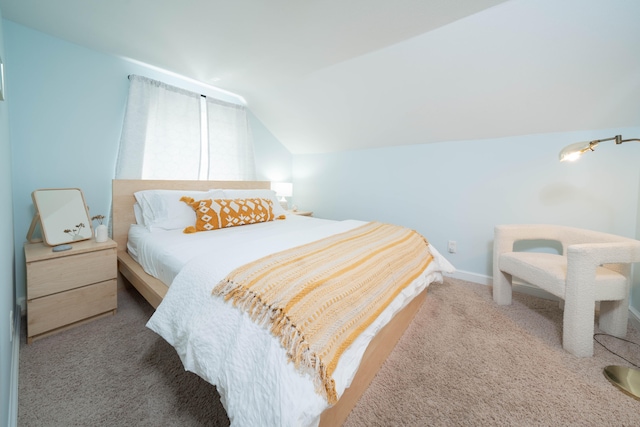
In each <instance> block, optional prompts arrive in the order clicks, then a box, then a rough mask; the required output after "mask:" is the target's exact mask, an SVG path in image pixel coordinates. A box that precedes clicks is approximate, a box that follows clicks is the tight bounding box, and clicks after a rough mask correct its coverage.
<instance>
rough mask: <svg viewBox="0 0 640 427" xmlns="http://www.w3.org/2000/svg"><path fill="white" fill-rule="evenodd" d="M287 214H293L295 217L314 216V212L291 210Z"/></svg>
mask: <svg viewBox="0 0 640 427" xmlns="http://www.w3.org/2000/svg"><path fill="white" fill-rule="evenodd" d="M287 213H289V214H293V215H300V216H313V212H312V211H292V210H289V211H287Z"/></svg>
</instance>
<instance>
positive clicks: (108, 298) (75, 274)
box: [24, 239, 118, 344]
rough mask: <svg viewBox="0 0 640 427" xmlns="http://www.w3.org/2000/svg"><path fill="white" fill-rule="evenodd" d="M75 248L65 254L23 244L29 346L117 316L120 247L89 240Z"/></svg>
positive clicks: (73, 244)
mask: <svg viewBox="0 0 640 427" xmlns="http://www.w3.org/2000/svg"><path fill="white" fill-rule="evenodd" d="M70 245H71V246H72V248H71V249H69V250H67V251H61V252H53V251H52V248H51V246H47V245H45V244H43V243H26V244H25V245H24V255H25V260H26V264H27V343H29V344H31V342H33V340H34V339H37V338H42V337H45V336H47V335H51V334H53V333H56V332H60V331H62V330H64V329H67V328H69V327H72V326H77V325H79V324H82V323H85V322H87V321H89V320H94V319H97V318H99V317H103V316H106V315H110V314H115V312H116V308H117V305H118V297H117V281H116V278H117V274H118V271H117V268H118V267H117V262H118V261H117V255H116V247H117V244H116V242H114V241H113V240H107V241H106V242H103V243H96V242H95V240H93V239H90V240H83V241H81V242H75V243H70Z"/></svg>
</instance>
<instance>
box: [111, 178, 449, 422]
mask: <svg viewBox="0 0 640 427" xmlns="http://www.w3.org/2000/svg"><path fill="white" fill-rule="evenodd" d="M150 189H163V190H180V191H182V192H185V193H186V192H189V191H210V190H212V189H227V190H238V191H240V193H238V194H243V193H241V191H243V190H256V191H260V190H262V191H269V189H270V183H269V182H263V181H252V182H250V181H156V180H114V181H113V193H112V194H113V238H114V240H115V241H116V242H117V243H118V270H119V272H120V274H121V275H122V277H124V278H125V279H126V280H127V281H128V282H130V283H131V285H133V286H134V287H135V288H136V289H137V290H138V292H139V293H140V294H141V295H142V296H143V297H144V298H145V299H146V300H147V301H148V302H149V303H150V304H151V305H152V306H153V307H154V308H156V314H154V316H153V317H152V319H151V320H150V322H149V324H148V326H149V327H150V328H151V329H152V330H154V331H156V332H158V333H159V334H160V335H161V336H163V338H165V339H166V340H167V341H168V342H169V343H170V344H172V345H173V346H174V347H175V348H176V350H177V351H178V353H179V354H180V357H181V359H182V361H183V364H184V365H185V369H187V370H190V371H193V372H195V373H196V374H198V375H199V376H201V377H203V378H204V379H205V380H207V381H209V382H211V383H212V384H215V385H216V386H217V387H218V391H219V392H220V395H221V400H222V403H223V405H224V406H225V409H226V410H227V413H228V414H229V418H230V419H231V421H232V424H238V425H244V424H248V423H252V422H255V421H256V420H259V421H260V422H261V423H267V424H278V425H299V424H301V423H302V424H305V425H318V424H319V425H322V426H334V425H341V424H342V423H343V422H344V420H345V419H346V418H347V416H348V415H349V412H350V411H351V409H352V408H353V407H354V406H355V404H356V403H357V401H358V399H359V398H360V396H361V395H362V393H364V391H365V390H366V388H367V387H368V385H369V383H370V382H371V381H372V379H373V377H374V376H375V374H376V372H377V371H378V369H379V368H380V366H381V365H382V364H383V362H384V360H385V359H386V358H387V356H388V355H389V353H391V351H392V349H393V347H394V346H395V344H396V342H397V341H398V339H399V338H400V336H401V335H402V333H403V332H404V330H405V329H406V327H407V326H408V325H409V324H410V322H411V320H412V319H413V317H414V315H415V313H416V312H417V311H418V309H419V308H420V306H421V304H422V303H423V301H424V300H425V298H426V294H427V287H428V285H429V283H431V282H434V281H441V280H442V273H448V272H452V271H453V267H452V266H451V265H450V264H449V263H448V262H447V261H446V259H444V258H443V257H442V256H441V255H440V254H439V253H438V252H437V251H436V250H435V249H434V248H433V247H431V246H430V250H431V251H432V254H433V260H432V261H431V263H430V264H429V268H428V274H427V273H426V271H427V270H425V273H424V274H423V275H421V280H420V281H418V280H417V279H416V281H415V282H416V283H418V282H419V283H418V284H417V285H415V286H414V285H413V284H412V287H411V289H410V290H408V291H407V293H408V295H406V296H404V300H402V301H399V300H400V297H398V298H397V299H394V301H393V304H391V305H395V308H393V310H391V308H389V309H387V310H385V311H384V312H383V313H382V314H381V315H380V316H379V317H380V319H376V322H377V323H375V325H372V326H371V327H370V329H367V330H366V331H365V332H366V333H363V334H362V335H363V337H358V338H357V339H356V341H355V342H354V344H353V345H352V346H350V347H349V348H348V349H347V350H346V351H345V353H344V354H343V355H342V356H341V358H340V362H339V364H338V368H337V369H336V371H335V376H336V378H337V380H336V381H337V383H339V384H338V386H337V389H338V390H339V391H338V397H339V398H338V399H337V402H336V403H335V404H333V405H329V404H328V403H327V399H326V396H325V397H322V396H319V395H318V394H317V393H312V394H313V395H314V396H310V397H308V398H307V397H306V395H305V394H304V393H308V389H309V386H307V384H305V381H307V382H310V381H309V380H306V379H304V378H303V379H302V380H300V381H299V379H298V378H297V377H296V374H292V373H291V371H293V372H297V371H295V369H294V368H292V367H291V365H292V364H291V363H286V360H285V362H284V363H282V364H283V365H284V367H280V366H279V365H280V362H277V363H276V362H268V363H269V364H271V365H275V364H278V368H277V369H275V368H274V372H275V373H274V374H273V376H275V377H278V378H284V379H282V380H278V381H283V385H282V386H280V385H279V386H278V387H273V386H271V385H269V386H268V388H269V390H268V391H267V392H266V393H262V394H268V395H270V396H267V397H265V399H272V398H273V399H279V398H278V397H273V396H271V395H275V394H278V393H277V389H279V388H282V389H286V388H289V387H291V388H292V389H293V390H294V391H295V392H294V394H295V393H299V394H300V395H301V396H305V397H304V398H301V399H302V400H303V401H304V402H303V404H301V405H297V404H292V403H291V402H287V401H284V400H283V401H282V402H280V401H269V402H266V405H267V407H266V408H262V409H261V408H258V409H253V410H252V411H254V412H263V411H264V412H265V413H266V412H269V414H270V415H269V414H267V415H264V414H260V417H261V418H256V419H253V420H251V419H250V418H249V419H247V418H242V417H243V416H245V415H246V413H247V412H250V411H248V410H245V409H242V408H240V409H239V408H238V402H237V400H238V399H240V400H243V399H247V400H252V399H254V400H260V399H262V398H263V397H262V396H261V395H260V393H256V394H258V395H257V396H253V395H251V396H247V391H246V390H242V389H240V391H238V390H232V389H233V388H234V387H235V385H233V381H239V382H241V381H242V378H241V379H240V380H237V379H235V378H230V379H227V378H226V375H227V374H226V373H225V374H224V375H222V376H223V377H225V378H222V379H221V378H220V373H219V372H217V371H216V369H218V370H220V369H222V368H219V367H215V366H214V367H213V368H212V367H210V366H208V361H204V362H203V361H202V354H201V353H202V350H201V348H203V347H211V346H212V344H211V343H210V342H207V343H197V344H193V343H191V341H194V342H196V341H198V340H199V339H201V338H200V337H201V336H203V335H204V332H203V331H202V330H203V329H205V330H206V329H207V328H209V329H208V330H209V331H211V329H218V331H216V332H215V333H212V335H213V336H216V337H217V335H216V334H221V335H224V333H225V332H224V328H215V325H218V324H223V323H217V322H218V320H215V321H214V320H209V319H208V318H207V319H204V318H199V319H198V320H197V325H198V328H197V329H199V331H194V332H191V331H188V332H185V331H187V329H184V328H187V327H193V324H194V322H195V321H194V320H193V319H194V318H195V315H192V317H191V318H190V320H188V321H187V320H184V319H176V320H175V324H165V323H166V319H167V318H169V319H172V316H175V317H176V318H177V317H179V316H180V317H181V316H183V314H182V313H183V312H188V313H209V312H210V311H216V312H217V313H218V312H220V313H222V310H225V313H226V312H227V310H228V311H229V313H232V312H233V313H236V312H238V310H237V309H236V308H235V307H229V306H230V304H228V303H226V304H225V303H222V302H221V301H222V299H221V298H220V297H211V296H210V295H209V294H207V295H206V297H198V296H189V297H184V296H183V295H184V294H183V292H185V291H186V290H187V289H189V288H190V283H191V282H190V281H192V280H194V278H195V277H198V275H201V274H202V272H203V271H206V272H207V274H210V275H212V276H214V275H215V274H217V273H218V270H222V269H224V268H223V267H222V265H223V264H222V260H223V259H224V256H227V255H228V254H232V253H234V249H233V248H234V247H233V246H224V248H225V250H224V251H223V250H222V249H220V248H218V249H217V250H218V252H216V253H218V255H219V256H217V257H214V258H216V259H218V260H221V261H220V262H221V263H220V265H214V264H215V263H209V264H210V265H207V266H197V264H198V263H197V262H195V261H194V258H196V256H193V258H191V255H184V257H185V258H184V259H181V257H183V253H184V252H186V251H184V250H182V249H177V252H178V253H177V255H176V254H174V255H173V256H174V257H175V258H179V259H180V260H178V261H170V262H168V263H166V264H169V265H170V267H165V266H164V264H162V263H160V264H158V267H157V268H156V267H153V264H151V266H149V265H145V267H142V265H141V264H139V263H138V261H141V259H140V258H141V257H142V258H144V259H145V260H146V259H147V258H149V257H147V256H146V255H141V253H142V252H143V251H142V248H143V247H146V246H149V247H151V244H150V243H149V244H148V243H147V241H149V242H151V241H154V240H160V241H165V242H169V244H168V246H171V247H172V248H174V252H176V250H175V248H182V246H180V241H178V240H174V239H181V238H182V237H180V236H179V234H181V230H178V231H177V232H176V231H172V232H167V233H155V234H154V233H151V234H152V235H153V236H151V237H150V236H146V235H145V231H141V230H140V227H139V226H135V225H134V224H136V215H138V218H139V216H140V212H139V211H138V212H136V211H135V210H134V206H135V205H136V197H135V194H136V193H137V192H141V191H145V190H150ZM216 194H217V193H216ZM231 194H234V193H231ZM362 224H363V223H361V222H357V221H356V222H353V223H351V222H336V221H327V220H321V219H315V218H308V217H298V216H288V218H287V219H286V220H284V221H280V220H277V221H270V222H269V223H262V224H256V225H249V226H241V227H233V229H236V230H242V233H238V232H236V231H232V230H217V231H215V232H212V233H207V232H205V233H196V234H197V239H198V240H202V241H203V242H204V238H205V236H206V235H213V234H214V233H218V231H222V232H224V233H226V234H224V233H220V234H219V236H223V237H224V238H227V237H225V236H227V235H228V238H229V239H230V240H229V241H233V242H236V239H238V240H237V241H242V239H251V240H250V241H251V242H262V243H261V244H255V245H252V246H254V247H255V248H254V251H255V253H256V254H258V253H261V251H263V249H262V247H263V246H264V247H265V248H266V246H269V245H271V243H268V242H272V241H273V242H276V241H277V242H278V243H277V244H276V245H275V246H274V247H275V248H276V249H278V250H282V249H283V248H285V246H286V247H288V246H287V245H292V246H295V247H298V246H297V245H298V244H300V245H304V244H305V243H308V242H313V241H314V239H316V238H320V237H330V236H332V235H335V234H338V231H340V232H350V231H351V230H353V229H355V228H358V227H360V226H362ZM136 230H138V231H136ZM303 230H312V232H310V233H308V232H306V231H305V232H304V233H303ZM136 232H138V233H140V234H141V235H142V236H141V237H142V239H141V240H140V242H142V243H137V244H136V245H139V246H135V245H134V244H133V242H134V241H138V238H139V237H138V236H137V235H136ZM233 233H236V235H234V236H233V237H232V234H233ZM251 233H257V234H256V235H255V236H254V235H253V234H251ZM260 233H262V234H260ZM274 233H276V234H274ZM314 233H315V234H314ZM240 234H242V235H244V237H242V238H239V237H236V236H239V235H240ZM307 234H310V235H309V236H307ZM130 235H131V241H129V236H130ZM256 236H257V237H256ZM274 236H277V237H276V238H274ZM313 236H315V237H313ZM134 237H135V238H134ZM145 239H146V240H145ZM305 239H307V240H305ZM297 240H299V242H297ZM285 242H286V243H285ZM296 242H297V243H296ZM202 244H204V243H202ZM207 244H209V243H207ZM225 244H228V243H225ZM234 244H235V243H234ZM190 245H191V243H190ZM244 245H245V246H242V245H240V244H238V245H237V247H238V248H243V247H246V241H245V242H244ZM283 245H285V246H283ZM226 248H231V249H226ZM266 250H267V249H264V251H266ZM274 250H275V249H274ZM269 251H272V249H271V248H269ZM265 253H266V252H265ZM132 255H133V256H132ZM236 255H237V256H238V258H239V259H242V256H240V255H241V254H240V252H239V249H238V252H237V254H236ZM246 256H247V260H250V259H252V257H258V256H257V255H255V254H254V255H246ZM134 257H135V258H137V261H136V260H135V259H134ZM198 257H199V258H202V256H200V255H199V256H198ZM160 258H161V259H162V258H163V257H162V256H161V257H160ZM149 259H151V258H149ZM171 260H173V258H171ZM234 260H235V258H234ZM141 262H142V263H143V264H146V263H147V261H141ZM152 262H157V261H152ZM234 262H238V263H239V264H238V265H242V264H243V263H244V261H243V262H240V261H234ZM172 263H173V264H172ZM226 263H227V261H225V265H226ZM228 263H229V264H230V265H233V262H228ZM229 268H231V267H229ZM145 269H146V271H145ZM207 269H208V270H207ZM165 270H167V271H165ZM147 271H149V272H151V273H153V274H154V275H150V274H148V273H147ZM221 274H222V273H221ZM225 274H226V272H225ZM223 275H224V274H223ZM154 276H156V277H154ZM161 279H162V280H161ZM215 281H218V279H216V280H215ZM166 283H169V284H171V286H167V284H166ZM407 289H409V287H407ZM403 292H404V291H403ZM411 293H413V294H411ZM165 298H166V300H165ZM202 300H206V301H205V302H201V301H202ZM163 301H164V304H161V303H163ZM193 301H198V302H197V303H195V302H193ZM186 304H194V305H193V306H189V307H187V308H185V307H186ZM212 307H213V308H212ZM162 316H164V317H162ZM234 316H235V314H234ZM223 317H224V313H223ZM245 317H246V316H245ZM385 317H386V318H385ZM156 318H158V320H156ZM172 321H173V320H172ZM234 321H236V320H234ZM237 321H238V322H240V320H237ZM189 322H190V323H189ZM206 322H210V323H209V324H208V325H209V326H206V325H207V323H206ZM214 322H216V323H214ZM242 322H244V320H242ZM187 323H189V324H190V325H191V326H187ZM176 325H177V326H176ZM200 325H203V326H200ZM374 326H375V328H374ZM181 328H182V329H181ZM242 328H243V330H244V329H247V328H249V329H251V328H253V326H247V325H245V324H244V323H243V326H242ZM256 328H257V329H256V330H252V332H250V333H253V334H258V335H259V336H258V335H255V336H258V338H257V339H256V342H263V341H264V340H267V341H268V340H271V341H274V342H276V344H278V343H277V340H275V339H273V337H271V338H268V339H267V338H265V335H267V336H270V335H269V332H268V331H266V330H265V329H264V328H260V327H257V326H256ZM175 330H179V331H180V332H174V331H175ZM372 331H373V332H372ZM180 334H182V335H180ZM367 334H368V335H369V336H368V337H366V335H367ZM186 336H188V337H189V340H186V339H183V338H184V337H186ZM207 339H209V338H207ZM215 339H218V338H215ZM220 339H224V337H223V336H221V337H220ZM252 339H253V338H252ZM260 340H263V341H260ZM183 341H190V342H189V343H188V344H184V343H183ZM240 341H241V340H240ZM267 341H264V342H265V343H266V344H265V347H267V346H269V347H270V349H266V348H265V349H263V350H260V351H263V352H264V353H265V354H268V355H269V356H268V357H269V358H271V357H272V356H271V354H272V353H274V354H275V356H273V357H275V358H276V359H277V358H281V357H284V356H280V355H279V354H278V353H279V352H280V350H279V349H278V347H279V346H278V345H273V344H272V343H271V341H268V342H267ZM351 347H353V348H351ZM282 353H283V354H284V350H282ZM257 354H258V355H257V356H252V357H254V358H256V359H258V360H260V361H263V360H266V358H265V357H263V356H261V353H257ZM224 357H227V358H233V359H234V361H233V363H237V362H235V358H237V357H239V358H240V360H242V358H243V357H244V356H243V355H240V356H229V355H227V356H224ZM247 357H248V356H247ZM344 359H348V361H345V360H344ZM274 360H275V359H274ZM277 360H279V359H277ZM216 363H217V362H216ZM225 363H231V362H228V361H227V362H225ZM264 363H267V362H264ZM343 366H344V368H343ZM267 368H269V366H267ZM253 369H256V368H253ZM257 370H258V371H260V370H266V369H265V367H264V366H263V367H261V368H259V369H257ZM234 375H235V374H234ZM238 375H241V374H238ZM291 375H293V376H294V377H291ZM298 375H299V372H298ZM230 376H232V375H231V374H230ZM299 376H301V377H304V375H299ZM226 381H231V383H232V386H230V385H229V383H227V382H226ZM261 384H262V383H261ZM238 387H240V386H238ZM261 387H262V386H261ZM264 387H265V388H266V387H267V386H266V385H265V386H264ZM310 387H311V388H312V389H314V387H313V385H311V386H310ZM298 389H300V390H299V391H298ZM274 390H276V391H274ZM316 391H317V390H316ZM243 393H244V396H243ZM251 393H253V391H252V392H251ZM251 393H249V394H251ZM282 393H283V394H287V393H289V394H291V393H293V392H291V391H283V392H282ZM318 396H319V397H318ZM278 405H280V406H282V407H281V408H278V407H277V406H278ZM305 405H307V406H308V409H305V408H306V407H307V406H305ZM290 406H301V408H302V409H300V411H306V412H308V414H307V413H306V412H305V413H304V414H302V415H300V414H298V415H295V416H294V415H292V417H293V418H291V419H289V418H286V417H288V416H289V415H288V413H287V414H285V415H281V414H280V413H284V412H288V411H289V408H288V407H290ZM271 412H273V413H271ZM238 413H240V414H241V415H238ZM280 416H283V417H284V418H283V419H282V420H281V419H280V418H278V417H280ZM265 417H266V418H265ZM295 417H298V418H295ZM292 420H293V421H292ZM301 420H303V421H301Z"/></svg>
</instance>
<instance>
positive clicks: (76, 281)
mask: <svg viewBox="0 0 640 427" xmlns="http://www.w3.org/2000/svg"><path fill="white" fill-rule="evenodd" d="M117 262H118V257H117V254H116V250H115V249H113V248H112V249H107V250H103V251H95V252H87V253H83V254H77V255H70V256H66V257H61V258H53V259H48V260H44V261H37V262H30V263H28V264H27V299H34V298H39V297H42V296H45V295H51V294H54V293H57V292H63V291H67V290H70V289H75V288H79V287H81V286H86V285H90V284H92V283H98V282H104V281H105V280H110V279H115V278H116V275H117Z"/></svg>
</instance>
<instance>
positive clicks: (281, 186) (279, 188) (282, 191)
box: [271, 182, 293, 197]
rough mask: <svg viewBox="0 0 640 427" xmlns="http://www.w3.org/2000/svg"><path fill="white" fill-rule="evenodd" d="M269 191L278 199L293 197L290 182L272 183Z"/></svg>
mask: <svg viewBox="0 0 640 427" xmlns="http://www.w3.org/2000/svg"><path fill="white" fill-rule="evenodd" d="M271 189H272V190H273V191H275V192H276V195H278V196H279V197H291V196H293V184H292V183H290V182H272V183H271Z"/></svg>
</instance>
